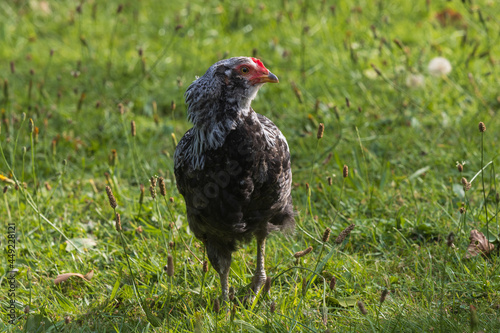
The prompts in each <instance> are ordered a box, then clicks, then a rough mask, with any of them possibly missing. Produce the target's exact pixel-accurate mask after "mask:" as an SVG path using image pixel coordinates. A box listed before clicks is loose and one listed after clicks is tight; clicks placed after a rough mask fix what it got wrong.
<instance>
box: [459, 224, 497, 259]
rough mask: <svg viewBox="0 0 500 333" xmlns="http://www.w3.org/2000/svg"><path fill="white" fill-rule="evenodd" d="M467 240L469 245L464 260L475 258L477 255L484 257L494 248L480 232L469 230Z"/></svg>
mask: <svg viewBox="0 0 500 333" xmlns="http://www.w3.org/2000/svg"><path fill="white" fill-rule="evenodd" d="M469 239H470V243H469V246H468V247H467V253H466V254H465V258H466V259H469V258H472V257H475V256H477V255H478V254H482V255H483V256H486V255H487V254H488V253H490V252H491V251H493V249H494V248H495V245H493V244H491V243H490V242H488V240H487V239H486V237H485V236H484V234H483V233H482V232H480V231H477V230H471V232H470V237H469Z"/></svg>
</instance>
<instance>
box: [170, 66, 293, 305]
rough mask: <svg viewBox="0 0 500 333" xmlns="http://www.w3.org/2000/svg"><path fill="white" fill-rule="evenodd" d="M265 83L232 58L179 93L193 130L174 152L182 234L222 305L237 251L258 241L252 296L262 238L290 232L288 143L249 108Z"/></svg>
mask: <svg viewBox="0 0 500 333" xmlns="http://www.w3.org/2000/svg"><path fill="white" fill-rule="evenodd" d="M266 82H274V83H277V82H278V78H277V77H276V76H275V75H274V74H273V73H271V72H270V71H269V70H268V69H267V68H266V67H265V66H264V64H263V63H262V62H261V61H260V60H259V59H256V58H248V57H236V58H230V59H225V60H221V61H219V62H217V63H215V64H214V65H212V66H211V67H210V68H209V69H208V70H207V72H206V73H205V75H203V76H202V77H200V78H198V79H197V80H195V81H194V82H193V83H192V84H191V85H190V86H189V88H188V89H187V91H186V93H185V99H186V104H187V107H188V120H189V121H191V122H192V123H193V127H192V128H191V129H190V130H188V131H187V132H186V134H185V135H184V136H183V138H182V139H181V141H180V142H179V144H178V145H177V148H176V150H175V156H174V159H175V177H176V181H177V188H178V189H179V192H180V193H181V194H182V195H183V197H184V200H185V202H186V212H187V219H188V223H189V227H190V229H191V230H192V231H193V233H194V235H195V236H196V237H197V238H198V239H200V240H201V241H202V242H203V243H204V245H205V248H206V253H207V255H208V259H209V260H210V263H211V264H212V266H213V268H214V269H215V270H216V271H217V273H218V274H219V277H220V283H221V290H222V298H223V299H224V300H225V299H227V296H228V290H229V288H228V278H229V270H230V266H231V256H232V252H234V251H236V249H237V247H238V245H239V244H242V243H245V242H248V241H250V240H251V239H252V238H253V237H255V238H256V239H257V267H256V270H255V275H254V278H253V281H252V290H253V291H254V292H255V293H257V292H258V291H259V289H260V288H261V287H262V285H263V284H264V282H265V281H266V272H265V268H264V252H265V241H266V237H267V236H268V235H269V233H270V232H272V231H274V230H292V229H293V228H294V226H295V221H294V212H293V206H292V196H291V184H292V171H291V167H290V151H289V149H288V143H287V141H286V139H285V137H284V136H283V134H282V133H281V132H280V130H279V129H278V127H276V125H275V124H274V123H273V122H272V121H270V120H269V119H268V118H266V117H264V116H263V115H260V114H258V113H256V112H255V111H254V110H253V109H252V108H251V106H250V104H251V102H252V100H253V99H254V98H255V96H256V95H257V92H258V91H259V89H260V88H261V87H262V86H263V85H264V83H266Z"/></svg>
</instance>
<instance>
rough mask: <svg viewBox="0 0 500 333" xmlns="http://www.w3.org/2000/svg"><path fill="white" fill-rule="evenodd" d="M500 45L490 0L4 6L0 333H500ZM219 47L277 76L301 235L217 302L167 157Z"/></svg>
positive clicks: (236, 280) (280, 242)
mask: <svg viewBox="0 0 500 333" xmlns="http://www.w3.org/2000/svg"><path fill="white" fill-rule="evenodd" d="M499 39H500V6H499V5H498V4H497V3H496V1H492V0H474V1H472V0H463V1H444V0H440V1H437V0H434V1H432V0H427V1H423V0H421V1H397V0H387V1H381V0H377V1H366V0H361V1H352V0H345V1H326V0H324V1H310V0H301V1H290V0H282V1H274V2H271V1H253V0H248V1H240V0H234V1H215V0H207V1H199V0H193V1H179V0H174V1H152V0H144V1H130V0H124V1H115V0H112V1H106V2H101V1H97V0H83V1H81V2H79V1H68V0H64V1H46V0H31V1H27V0H11V1H2V2H1V3H0V86H1V90H2V91H1V92H0V112H1V115H0V116H1V124H0V126H1V127H0V144H1V154H0V183H1V187H2V189H3V192H2V194H1V196H2V199H1V200H0V216H1V218H0V221H1V227H2V232H3V234H4V235H5V236H4V237H1V238H0V239H1V240H0V244H1V250H2V264H1V265H0V289H1V292H0V304H1V307H0V317H1V321H0V330H1V331H6V332H18V331H20V332H205V331H207V332H328V331H329V332H480V331H483V332H499V331H500V273H499V272H500V258H499V252H498V249H499V248H500V246H499V245H500V242H499V239H500V235H499V234H500V223H499V221H498V213H499V201H500V198H499V192H500V189H497V186H500V184H499V179H500V174H499V173H498V172H497V171H496V170H500V164H499V159H498V157H499V152H500V147H499V144H498V142H499V139H500V138H499V136H500V117H499V115H498V113H499V110H500V90H499V87H500V70H499V63H500V40H499ZM232 56H255V57H258V58H260V59H262V61H263V62H264V64H265V66H266V67H267V68H269V69H270V70H271V71H272V72H273V73H274V74H276V75H277V76H278V78H279V80H280V82H279V83H278V84H272V85H271V84H268V85H266V86H264V87H263V88H262V89H261V90H260V92H259V95H258V97H257V98H256V100H255V101H254V102H253V104H252V106H253V108H254V110H256V111H257V112H259V113H261V114H264V115H266V116H267V117H268V118H270V119H271V120H273V122H274V123H275V124H276V125H278V127H280V129H281V131H282V132H283V134H284V135H285V136H286V138H287V140H288V144H289V146H290V150H291V158H292V169H293V184H294V186H293V191H292V194H293V198H294V205H295V207H296V211H297V216H296V224H297V226H296V230H295V232H294V233H292V234H287V235H284V234H279V233H276V234H272V235H271V236H270V237H269V238H268V242H267V254H266V269H267V274H268V276H270V277H271V285H270V289H269V290H263V291H261V292H260V293H259V294H258V295H257V297H256V298H255V300H254V302H252V303H245V302H244V301H243V299H244V296H245V295H246V294H247V293H248V289H249V285H250V283H251V277H252V275H253V270H254V267H255V260H256V259H255V258H256V257H255V254H256V244H255V242H252V243H249V244H247V245H245V246H243V247H242V248H241V249H240V250H239V251H238V252H236V253H235V254H234V256H233V263H232V266H231V272H230V280H229V282H230V285H231V286H232V287H233V288H234V297H232V298H231V301H230V302H229V303H227V304H225V303H224V302H222V303H221V302H220V301H219V299H218V297H219V295H220V284H219V278H218V275H217V274H216V272H215V271H214V270H213V269H212V268H211V267H210V265H208V267H204V265H203V262H204V261H205V260H206V256H205V254H204V249H203V246H202V243H201V242H200V241H199V240H197V239H196V238H195V237H194V236H193V234H192V232H190V230H189V228H188V227H187V221H186V210H185V205H184V201H183V198H182V196H181V195H180V194H179V193H178V191H177V188H176V186H175V177H174V175H173V152H174V150H175V146H176V144H177V142H178V140H180V138H181V137H182V135H183V134H184V133H185V131H186V130H188V129H189V128H190V126H191V125H190V123H189V122H188V121H187V119H186V106H185V103H184V98H183V94H184V92H185V90H186V88H187V87H188V86H189V84H190V83H191V82H192V81H193V80H194V79H195V77H196V76H201V75H203V74H204V73H205V71H206V69H207V68H208V67H209V66H210V65H212V64H213V63H215V62H216V61H218V60H220V59H223V58H227V57H232ZM437 57H440V58H443V59H438V64H437V66H436V65H435V63H434V64H433V65H430V63H431V61H432V60H433V59H434V58H437ZM448 61H449V65H450V66H451V67H450V66H448ZM480 122H482V123H483V124H484V126H485V127H484V128H481V127H480V125H479V124H480ZM132 124H133V125H132ZM320 124H324V133H323V135H322V137H321V138H319V135H318V132H317V131H318V127H319V126H320ZM344 165H345V166H347V168H348V172H347V174H345V173H344V172H343V170H344ZM160 177H161V178H162V179H164V183H165V190H164V191H162V190H161V189H160V188H159V187H158V185H157V187H156V188H155V195H151V193H150V185H151V179H152V178H153V179H154V180H157V181H159V180H160ZM463 178H465V180H463ZM107 186H109V189H110V190H111V192H112V193H113V196H114V198H115V200H116V204H117V206H116V208H115V209H113V208H112V207H110V202H109V198H108V195H107V192H106V187H107ZM162 192H165V193H162ZM116 213H118V214H119V215H120V224H121V228H120V227H117V223H116V219H117V218H116ZM353 224H354V228H353V229H352V231H351V232H350V234H349V235H346V233H344V234H341V232H342V231H343V230H344V229H346V228H348V227H349V226H350V225H353ZM327 228H329V230H330V235H329V237H327V236H328V235H325V230H328V229H327ZM13 230H14V231H13ZM473 230H477V233H475V235H483V236H482V237H480V238H478V239H479V240H477V239H476V238H473V239H472V241H471V239H470V236H471V232H472V231H473ZM479 233H481V234H479ZM339 235H343V236H346V237H345V239H338V236H339ZM9 241H10V242H9ZM471 243H472V245H471ZM13 244H15V248H14V247H12V246H11V247H9V245H13ZM491 245H494V246H495V248H494V249H492V247H491ZM309 247H312V251H311V252H310V253H308V254H306V255H304V256H302V257H300V258H296V256H294V255H295V254H296V253H298V252H300V251H303V250H305V249H308V248H309ZM299 254H300V253H299ZM169 257H170V259H169ZM67 273H74V274H73V275H72V276H68V275H63V274H67ZM57 277H59V279H60V280H63V281H62V282H60V281H59V280H56V278H57ZM56 282H57V283H56ZM11 310H12V311H11Z"/></svg>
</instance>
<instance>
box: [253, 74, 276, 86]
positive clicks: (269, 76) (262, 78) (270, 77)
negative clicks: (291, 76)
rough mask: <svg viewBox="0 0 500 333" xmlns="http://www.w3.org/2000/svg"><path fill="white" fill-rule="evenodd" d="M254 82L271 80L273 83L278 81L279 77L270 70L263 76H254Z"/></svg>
mask: <svg viewBox="0 0 500 333" xmlns="http://www.w3.org/2000/svg"><path fill="white" fill-rule="evenodd" d="M251 82H252V84H259V83H266V82H271V83H278V82H279V80H278V77H277V76H276V75H274V74H273V73H271V72H269V73H267V74H264V75H262V76H257V77H254V78H253V79H252V80H251Z"/></svg>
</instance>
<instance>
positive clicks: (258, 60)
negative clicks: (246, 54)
mask: <svg viewBox="0 0 500 333" xmlns="http://www.w3.org/2000/svg"><path fill="white" fill-rule="evenodd" d="M251 59H252V60H253V62H255V63H256V64H257V67H260V68H262V69H265V70H267V68H266V66H264V64H263V63H262V61H260V59H257V58H251Z"/></svg>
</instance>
